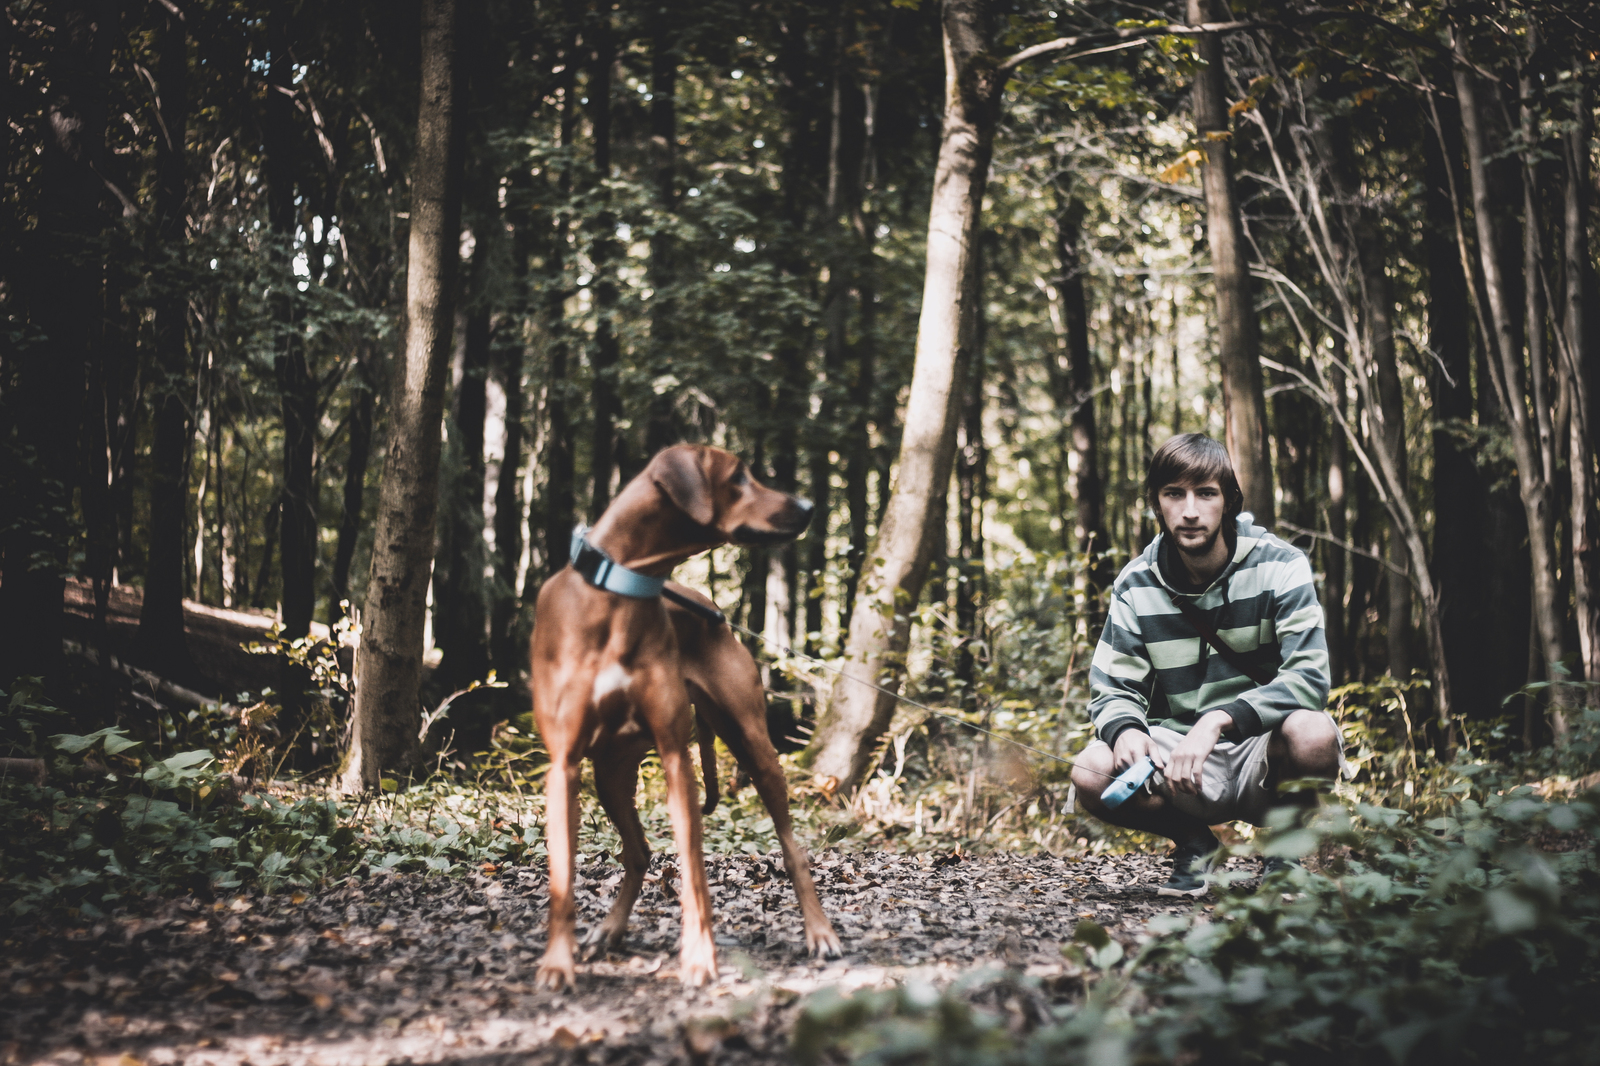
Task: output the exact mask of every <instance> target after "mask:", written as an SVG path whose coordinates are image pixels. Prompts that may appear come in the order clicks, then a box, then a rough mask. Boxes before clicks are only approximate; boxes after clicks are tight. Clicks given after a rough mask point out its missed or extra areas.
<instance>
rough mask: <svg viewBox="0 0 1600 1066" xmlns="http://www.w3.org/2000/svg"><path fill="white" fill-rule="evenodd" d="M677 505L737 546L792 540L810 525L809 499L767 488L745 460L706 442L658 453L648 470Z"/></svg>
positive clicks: (653, 479)
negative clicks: (752, 472) (754, 474)
mask: <svg viewBox="0 0 1600 1066" xmlns="http://www.w3.org/2000/svg"><path fill="white" fill-rule="evenodd" d="M645 476H646V477H648V478H649V479H650V480H651V481H652V482H654V483H655V485H656V487H657V488H658V489H660V490H661V491H662V492H663V493H664V494H665V495H666V496H667V498H668V499H670V500H671V501H672V502H673V504H674V505H675V506H676V507H677V508H678V509H679V510H681V511H682V512H683V513H684V514H686V515H688V516H689V519H690V520H691V521H693V522H694V523H696V524H697V525H701V526H705V527H707V528H708V529H711V530H714V531H715V532H716V533H717V534H719V536H718V537H717V538H716V539H718V540H724V541H729V542H731V543H733V544H774V543H778V542H781V541H786V540H793V539H794V538H795V537H798V536H799V535H800V534H801V533H803V532H805V528H806V526H808V525H810V524H811V512H812V510H813V508H812V506H811V503H810V502H809V501H807V500H802V499H800V498H799V497H798V496H790V495H789V494H788V493H786V492H779V491H777V490H776V489H769V488H767V487H766V486H765V485H763V484H761V483H760V482H758V481H757V480H756V479H755V478H754V477H752V476H750V468H749V467H747V466H746V465H745V463H744V460H743V459H740V458H739V457H738V456H737V455H734V454H733V453H732V452H726V451H723V450H722V449H721V448H712V447H708V446H707V445H704V444H676V445H673V446H672V447H671V448H667V449H664V450H663V451H660V452H657V453H656V457H655V458H654V459H652V460H650V465H649V466H648V467H647V468H646V469H645Z"/></svg>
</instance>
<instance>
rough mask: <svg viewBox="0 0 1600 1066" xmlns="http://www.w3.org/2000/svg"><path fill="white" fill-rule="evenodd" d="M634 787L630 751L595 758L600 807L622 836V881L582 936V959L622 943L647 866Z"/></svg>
mask: <svg viewBox="0 0 1600 1066" xmlns="http://www.w3.org/2000/svg"><path fill="white" fill-rule="evenodd" d="M638 787H639V760H638V759H637V758H633V757H631V754H630V755H629V756H625V757H622V758H602V759H599V760H596V761H595V763H594V789H595V791H596V792H597V793H599V795H600V806H602V807H604V808H605V811H606V814H607V815H608V816H609V817H610V818H611V823H612V824H613V825H615V826H616V827H617V834H618V835H619V836H620V837H622V884H621V885H619V886H618V888H617V898H616V899H615V900H613V901H612V904H611V911H610V913H609V914H607V915H606V920H605V921H603V922H601V923H600V924H599V925H598V926H596V927H595V929H594V931H593V932H591V933H590V934H589V935H588V937H586V938H585V939H584V944H583V946H584V951H585V957H586V958H592V957H593V956H595V955H598V954H600V953H601V952H604V951H610V950H612V949H614V948H616V947H617V946H618V945H619V944H621V943H622V938H623V936H624V935H625V934H626V933H627V931H628V915H630V914H632V913H633V904H634V901H635V900H637V899H638V898H639V889H640V888H642V887H643V886H644V875H645V873H646V871H648V870H649V868H650V845H649V844H648V843H646V841H645V836H644V826H643V825H642V824H641V823H640V821H639V811H638V808H637V807H635V806H634V800H633V797H634V792H635V791H636V790H637V789H638Z"/></svg>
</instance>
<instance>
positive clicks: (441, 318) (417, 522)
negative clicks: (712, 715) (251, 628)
mask: <svg viewBox="0 0 1600 1066" xmlns="http://www.w3.org/2000/svg"><path fill="white" fill-rule="evenodd" d="M457 37H458V16H457V3H456V0H423V4H422V25H421V39H422V79H421V82H422V84H421V92H420V99H419V101H418V106H417V155H416V163H415V166H414V169H413V171H412V179H411V189H412V192H411V237H410V251H409V255H408V262H409V269H408V271H407V275H406V315H407V325H406V347H405V361H404V364H403V365H402V366H401V367H400V368H399V373H397V374H396V375H395V382H394V391H393V395H392V397H391V400H390V403H389V437H388V440H389V451H388V455H387V456H386V457H385V460H384V472H383V484H382V487H381V488H380V489H379V493H378V514H377V531H376V535H375V538H374V544H373V551H372V575H371V578H370V579H369V581H368V586H367V609H366V620H365V623H364V632H363V634H362V640H361V648H360V650H359V652H358V653H357V656H356V676H357V678H358V684H359V688H358V689H357V691H356V707H355V721H354V725H353V728H352V733H351V746H350V754H349V758H348V760H347V762H346V764H345V766H344V769H343V774H342V783H343V785H344V787H345V788H346V789H347V790H349V791H356V790H359V789H372V788H376V787H377V785H378V782H379V778H380V776H381V774H382V771H383V770H385V769H389V768H396V767H399V768H408V767H409V766H410V765H411V764H412V763H413V762H414V760H415V758H416V751H417V743H418V737H417V724H418V720H419V715H418V704H417V688H418V683H419V680H420V671H421V668H422V651H423V649H422V630H423V619H424V612H425V611H426V609H427V587H428V571H429V566H428V564H429V561H430V560H431V559H432V557H433V539H434V515H435V513H436V511H437V506H438V478H439V448H440V432H439V431H440V425H441V418H442V417H443V412H444V384H445V367H446V365H447V362H448V359H449V354H450V335H451V327H452V323H453V320H454V316H455V301H454V285H455V275H456V264H457V259H458V255H457V246H458V242H459V239H460V231H461V171H462V160H461V154H460V150H459V130H458V125H457V117H456V109H457V83H458V81H459V72H458V70H457V66H458V63H457V55H458V48H459V42H458V40H457Z"/></svg>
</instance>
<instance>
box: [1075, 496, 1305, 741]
mask: <svg viewBox="0 0 1600 1066" xmlns="http://www.w3.org/2000/svg"><path fill="white" fill-rule="evenodd" d="M1238 521H1239V525H1238V538H1237V543H1236V544H1235V546H1234V550H1233V558H1232V559H1230V560H1229V562H1228V565H1227V566H1225V567H1224V568H1223V570H1222V573H1221V574H1219V575H1217V577H1216V579H1215V580H1213V581H1212V582H1211V584H1210V585H1209V586H1208V587H1207V588H1205V589H1204V590H1203V591H1194V590H1192V589H1191V588H1189V587H1188V585H1187V577H1188V574H1187V572H1186V571H1184V570H1183V564H1182V562H1181V561H1179V560H1176V559H1172V558H1170V556H1171V555H1172V553H1173V549H1172V548H1171V546H1170V538H1168V537H1167V536H1165V535H1164V534H1163V535H1159V536H1157V537H1156V539H1155V540H1154V541H1152V542H1151V543H1150V546H1149V547H1147V548H1146V549H1145V550H1144V552H1143V553H1142V554H1140V555H1139V556H1138V557H1137V558H1135V559H1134V560H1133V561H1132V562H1130V563H1128V565H1127V566H1125V567H1123V569H1122V573H1121V574H1119V575H1117V581H1116V584H1115V585H1113V586H1112V588H1111V606H1110V610H1109V612H1108V613H1107V617H1106V628H1105V632H1104V633H1103V634H1102V635H1101V637H1100V644H1099V646H1098V647H1097V648H1096V649H1095V653H1094V662H1093V664H1092V665H1091V666H1090V668H1089V684H1090V688H1091V690H1092V693H1093V698H1092V699H1091V700H1090V703H1089V717H1090V719H1091V721H1092V722H1093V723H1094V731H1095V735H1096V736H1097V737H1099V738H1100V739H1101V740H1103V741H1105V742H1106V743H1107V744H1115V743H1116V740H1117V735H1118V734H1119V733H1121V732H1122V731H1123V730H1124V729H1139V730H1142V731H1144V732H1149V726H1150V725H1152V724H1153V725H1162V726H1166V727H1167V728H1169V729H1175V730H1177V731H1178V732H1180V733H1187V732H1188V731H1189V729H1190V728H1191V727H1192V726H1193V725H1194V724H1195V722H1197V721H1199V719H1200V716H1201V715H1202V714H1204V713H1206V712H1207V711H1214V710H1219V709H1220V710H1225V711H1227V712H1228V714H1229V715H1231V716H1232V717H1233V730H1232V731H1230V732H1234V733H1237V734H1238V736H1239V737H1240V738H1241V739H1242V738H1244V737H1252V736H1257V735H1259V734H1262V733H1267V732H1270V731H1272V730H1273V729H1276V728H1277V727H1278V726H1279V725H1280V724H1281V723H1282V722H1283V720H1284V719H1285V718H1287V717H1288V716H1289V715H1290V714H1291V713H1292V712H1294V711H1296V710H1299V709H1301V708H1306V709H1308V710H1321V709H1322V705H1323V703H1324V701H1325V700H1326V699H1327V698H1328V643H1327V639H1326V636H1325V635H1324V633H1323V621H1322V605H1321V604H1320V603H1318V602H1317V589H1316V583H1315V581H1314V580H1313V578H1312V575H1311V563H1310V561H1309V560H1307V559H1306V557H1305V554H1304V553H1302V552H1301V551H1300V550H1299V549H1298V548H1296V547H1294V546H1293V545H1291V544H1287V543H1285V542H1284V541H1282V540H1279V539H1278V538H1277V537H1275V536H1273V535H1272V534H1271V533H1269V532H1267V531H1266V530H1265V529H1262V528H1261V527H1260V526H1257V525H1255V524H1254V522H1253V519H1252V517H1251V515H1250V514H1249V513H1248V512H1246V513H1244V514H1241V515H1240V516H1239V520H1238ZM1174 572H1176V573H1177V574H1178V580H1177V581H1173V580H1171V579H1170V577H1169V575H1171V574H1173V573H1174ZM1180 589H1182V590H1183V591H1180ZM1174 595H1186V596H1188V598H1189V600H1190V602H1192V603H1193V604H1194V605H1195V606H1196V607H1197V608H1199V611H1200V614H1201V615H1202V616H1204V618H1205V619H1206V621H1207V622H1208V623H1209V624H1210V625H1211V627H1212V628H1213V629H1215V630H1216V631H1217V635H1218V636H1220V637H1221V638H1222V640H1223V641H1224V642H1225V643H1227V645H1228V646H1229V647H1231V648H1233V649H1234V650H1235V651H1237V652H1239V653H1240V658H1242V659H1244V660H1245V661H1246V662H1248V663H1250V664H1251V665H1252V666H1258V667H1259V668H1260V669H1259V671H1258V672H1260V673H1266V674H1271V673H1274V672H1275V673H1276V674H1277V677H1276V678H1275V679H1274V680H1273V681H1272V682H1271V683H1270V684H1267V685H1261V686H1259V687H1258V686H1257V685H1256V683H1255V682H1254V681H1251V680H1250V679H1249V678H1248V677H1246V676H1245V675H1243V674H1241V673H1240V672H1239V671H1238V670H1236V669H1235V668H1234V667H1233V665H1232V664H1230V663H1229V662H1228V661H1227V660H1226V659H1224V658H1223V657H1222V656H1220V655H1218V654H1217V653H1216V651H1215V650H1214V649H1213V648H1212V647H1211V645H1209V644H1207V643H1206V642H1205V641H1204V640H1203V639H1202V638H1201V636H1200V634H1199V633H1198V632H1196V631H1195V628H1194V626H1193V625H1191V624H1190V623H1189V620H1188V619H1187V618H1185V617H1184V616H1183V615H1182V614H1181V613H1179V611H1178V608H1177V605H1176V604H1174V603H1173V601H1172V597H1173V596H1174Z"/></svg>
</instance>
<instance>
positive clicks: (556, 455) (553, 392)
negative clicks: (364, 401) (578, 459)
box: [522, 41, 578, 603]
mask: <svg viewBox="0 0 1600 1066" xmlns="http://www.w3.org/2000/svg"><path fill="white" fill-rule="evenodd" d="M573 47H574V46H573V44H572V42H571V41H569V42H568V44H567V48H566V55H567V63H566V70H565V72H564V73H563V81H564V84H563V85H562V87H561V118H560V128H561V134H560V136H561V148H562V152H561V159H562V160H563V165H562V167H561V176H560V178H559V179H558V181H557V183H556V186H557V193H558V196H557V200H558V202H560V203H561V204H562V205H563V207H564V206H565V203H566V200H567V198H568V197H569V196H570V195H571V193H572V167H571V164H570V163H569V162H566V161H567V160H569V159H570V154H569V151H568V150H569V149H570V148H571V147H572V131H573V128H574V127H575V126H576V124H577V116H578V110H577V107H576V106H575V105H576V101H575V100H574V99H573V97H574V96H575V95H576V83H575V78H574V73H575V71H574V69H573V63H572V59H573V55H572V53H573ZM570 231H571V220H570V218H569V217H568V215H567V212H566V210H564V209H563V210H561V211H559V212H558V213H556V215H555V217H554V218H553V219H551V226H550V244H549V246H548V250H547V252H546V255H545V262H544V273H545V288H544V308H543V311H544V315H543V317H544V333H545V337H546V345H547V348H546V350H547V352H548V358H549V360H550V366H549V373H548V377H547V378H546V380H545V426H546V432H545V452H544V468H545V492H544V501H543V504H544V505H543V507H542V508H541V511H542V517H543V519H544V530H543V540H544V563H545V565H544V569H545V573H546V575H553V574H556V573H559V572H560V571H561V570H562V569H563V568H565V567H566V565H567V554H568V551H569V550H570V545H571V538H572V527H573V524H574V522H575V521H576V516H577V489H576V487H575V483H574V482H575V479H576V476H577V474H576V471H575V464H574V460H573V454H572V412H571V407H570V399H571V396H572V385H571V383H570V382H569V381H568V380H567V378H568V373H569V367H568V364H569V362H570V360H571V352H572V341H571V337H570V334H569V331H568V329H567V321H566V314H567V312H566V305H567V296H568V289H567V276H566V272H567V240H568V236H569V234H570ZM538 587H539V581H538V575H537V573H536V571H535V570H534V569H533V568H532V567H529V568H528V576H527V579H526V581H525V582H524V586H523V590H522V600H523V602H524V603H532V602H533V600H534V598H535V596H536V595H537V594H538Z"/></svg>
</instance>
